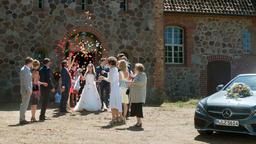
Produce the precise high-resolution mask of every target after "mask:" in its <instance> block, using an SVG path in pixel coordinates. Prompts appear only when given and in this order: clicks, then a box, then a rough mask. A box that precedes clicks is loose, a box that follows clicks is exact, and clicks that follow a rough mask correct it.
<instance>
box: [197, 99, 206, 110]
mask: <svg viewBox="0 0 256 144" xmlns="http://www.w3.org/2000/svg"><path fill="white" fill-rule="evenodd" d="M196 112H198V113H205V112H206V110H205V105H204V104H203V103H202V102H199V103H198V105H197V107H196Z"/></svg>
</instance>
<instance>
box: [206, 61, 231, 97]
mask: <svg viewBox="0 0 256 144" xmlns="http://www.w3.org/2000/svg"><path fill="white" fill-rule="evenodd" d="M230 79H231V65H230V62H228V61H212V62H209V63H208V65H207V92H208V95H211V94H213V93H215V92H216V87H217V86H218V85H219V84H224V85H225V84H227V83H228V82H229V81H230Z"/></svg>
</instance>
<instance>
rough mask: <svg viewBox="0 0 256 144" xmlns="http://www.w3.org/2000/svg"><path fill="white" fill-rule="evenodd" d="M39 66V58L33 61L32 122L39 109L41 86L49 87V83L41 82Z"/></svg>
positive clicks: (34, 120)
mask: <svg viewBox="0 0 256 144" xmlns="http://www.w3.org/2000/svg"><path fill="white" fill-rule="evenodd" d="M39 67H40V62H39V61H38V60H34V61H33V69H32V81H33V92H32V96H31V101H30V102H31V115H32V117H31V122H36V121H37V120H36V110H37V105H38V104H39V99H40V91H39V86H40V85H43V86H45V87H47V85H48V84H47V83H43V82H40V81H39V79H40V76H39V70H38V69H39Z"/></svg>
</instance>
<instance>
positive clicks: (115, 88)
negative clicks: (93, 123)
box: [100, 57, 123, 125]
mask: <svg viewBox="0 0 256 144" xmlns="http://www.w3.org/2000/svg"><path fill="white" fill-rule="evenodd" d="M107 61H108V65H109V67H110V71H109V75H108V78H106V77H104V76H100V80H106V81H109V82H110V101H109V102H110V107H111V113H112V120H111V122H110V124H111V125H114V124H117V123H121V122H122V121H123V118H122V97H121V96H120V88H119V73H118V69H117V59H116V58H115V57H109V58H108V60H107Z"/></svg>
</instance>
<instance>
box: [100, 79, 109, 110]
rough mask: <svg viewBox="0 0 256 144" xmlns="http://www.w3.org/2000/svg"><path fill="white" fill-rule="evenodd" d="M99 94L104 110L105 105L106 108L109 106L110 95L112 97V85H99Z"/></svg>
mask: <svg viewBox="0 0 256 144" xmlns="http://www.w3.org/2000/svg"><path fill="white" fill-rule="evenodd" d="M99 94H100V99H101V104H102V108H103V106H104V105H103V103H105V104H106V106H107V107H108V106H109V95H110V84H109V83H100V84H99Z"/></svg>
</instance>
